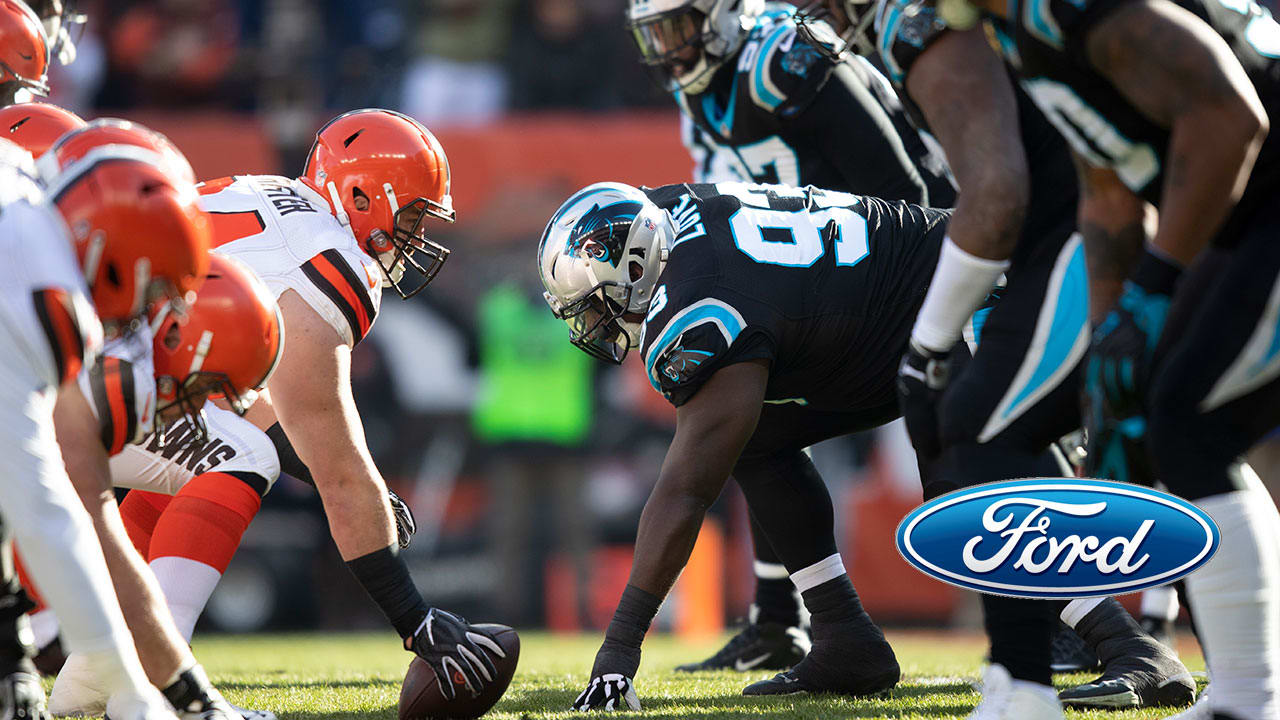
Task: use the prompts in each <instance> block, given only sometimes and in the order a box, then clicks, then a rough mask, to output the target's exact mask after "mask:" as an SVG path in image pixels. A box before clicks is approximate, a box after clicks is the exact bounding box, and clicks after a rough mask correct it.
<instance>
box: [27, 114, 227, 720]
mask: <svg viewBox="0 0 1280 720" xmlns="http://www.w3.org/2000/svg"><path fill="white" fill-rule="evenodd" d="M47 114H48V113H46V115H47ZM52 117H54V118H55V119H60V120H61V121H62V122H64V123H67V124H69V123H70V119H69V118H66V117H62V116H58V115H56V114H53V115H52ZM21 124H22V125H24V126H25V125H27V124H29V123H28V122H24V123H21ZM20 136H21V137H24V138H26V139H32V140H35V141H42V139H43V138H42V137H41V135H40V133H27V132H25V131H24V132H22V133H20ZM104 154H116V155H121V156H124V157H137V158H141V159H143V160H145V161H147V162H150V163H152V164H153V165H156V166H157V167H160V168H161V169H162V170H163V171H164V172H165V173H166V174H167V175H168V176H169V177H171V178H174V181H175V182H176V183H178V184H179V186H180V187H182V188H184V189H186V190H187V191H189V192H190V193H191V196H192V197H193V198H194V196H195V188H194V176H193V174H192V172H191V168H190V165H189V164H187V161H186V158H185V157H183V156H182V154H181V152H179V151H178V150H177V149H176V148H175V147H173V145H172V144H171V143H170V142H169V141H168V140H167V139H166V138H164V137H163V136H161V135H159V134H157V133H154V132H152V131H150V130H147V129H146V128H143V127H141V126H137V125H134V124H132V123H127V122H124V121H119V120H109V119H104V120H96V121H94V122H92V123H89V124H87V125H84V126H83V127H81V128H78V129H76V130H73V131H72V132H70V133H68V134H66V135H64V136H62V137H61V138H59V139H58V140H57V141H56V142H55V143H54V144H53V145H52V147H51V148H50V150H48V151H46V153H45V154H44V155H42V156H41V158H40V160H39V161H38V162H37V165H38V167H39V169H40V171H41V175H42V178H43V179H44V181H45V182H46V183H48V184H51V185H52V184H55V183H57V182H58V178H59V177H60V176H61V175H62V174H63V173H65V172H67V171H69V170H70V169H71V168H73V167H74V166H76V165H77V164H78V163H86V162H92V161H93V159H94V158H97V157H100V156H103V155H104ZM202 217H203V216H202ZM205 232H207V228H206V230H205ZM92 252H93V251H92V250H91V251H90V253H92ZM206 262H207V259H206ZM107 282H108V283H109V282H111V277H110V276H108V278H107ZM189 299H190V298H189V297H184V298H179V299H177V300H174V301H171V302H170V303H169V304H167V305H165V306H164V307H177V308H183V307H185V303H186V302H187V300H189ZM152 306H153V307H154V304H152ZM175 314H176V313H175ZM149 345H150V334H149V332H148V330H147V325H146V323H145V322H143V319H142V318H139V319H137V320H135V321H133V322H131V323H130V328H129V329H128V331H127V332H121V333H119V334H118V336H117V337H114V338H112V339H111V340H110V341H109V342H108V344H107V347H106V354H107V355H110V356H111V357H104V358H101V359H100V360H99V361H98V362H97V363H95V364H94V365H93V366H91V367H89V368H86V369H85V370H84V371H82V373H81V377H80V385H81V392H82V394H83V396H84V397H85V398H86V399H90V398H92V400H90V408H91V410H93V411H94V412H95V414H96V416H97V418H98V420H99V422H100V423H102V424H103V425H104V427H103V428H102V431H101V433H100V435H101V438H102V444H103V449H104V450H105V451H106V452H107V454H115V453H117V452H119V450H120V448H121V447H122V446H123V444H124V443H125V442H128V441H131V440H136V439H137V436H136V435H135V432H137V433H141V432H143V430H144V428H149V427H150V426H151V423H152V418H153V412H154V410H155V404H154V392H149V391H148V388H151V387H153V386H154V382H153V381H152V380H151V378H150V370H149V368H150V351H151V348H150V347H149ZM135 364H136V365H137V368H138V369H140V370H142V369H144V368H145V370H144V372H143V373H142V375H143V377H142V379H141V381H138V379H137V378H135V375H134V372H133V370H134V365H135ZM112 396H118V397H124V396H129V401H128V402H127V403H126V402H123V401H117V402H115V403H113V404H108V403H105V402H104V398H107V397H112ZM135 410H136V411H135ZM68 465H69V466H70V463H68ZM104 469H105V468H104V467H103V466H102V465H101V463H99V462H98V461H97V460H96V459H95V460H94V462H92V463H86V464H85V465H84V467H82V468H79V471H78V472H77V468H72V472H73V480H77V481H78V480H79V477H80V475H81V474H83V475H85V476H97V477H100V476H101V474H102V471H103V470H104ZM83 493H93V494H100V493H101V489H100V488H98V487H97V486H96V485H94V486H92V487H90V488H88V490H86V491H83V492H82V494H83ZM95 521H96V522H97V530H98V532H99V537H100V541H101V543H102V545H103V549H104V551H106V555H107V560H108V568H109V569H110V571H111V573H112V578H113V581H114V582H115V585H116V592H117V594H119V595H120V597H121V598H122V602H121V606H122V609H123V610H124V612H125V620H126V622H127V623H128V625H129V627H130V629H131V630H132V632H133V634H134V641H135V644H136V645H137V647H138V655H139V657H140V659H141V660H142V664H143V667H144V669H145V670H146V671H147V674H148V676H149V677H150V679H151V680H152V682H153V684H155V685H156V686H157V687H158V688H161V689H162V690H163V691H164V694H165V696H166V698H167V699H169V700H170V702H171V703H172V704H173V706H174V707H175V708H178V709H180V711H182V712H183V713H184V714H193V715H202V716H215V717H230V713H231V708H230V706H229V705H227V704H226V703H225V701H224V700H223V699H222V698H221V696H220V695H219V694H218V693H217V691H216V690H214V689H213V688H212V687H211V686H210V684H209V681H208V679H207V678H206V677H205V676H204V671H203V669H202V668H201V667H200V666H199V665H198V664H197V663H196V661H195V658H194V657H193V656H192V655H191V651H190V649H189V648H188V646H187V644H186V643H185V642H183V640H182V638H181V635H180V634H179V633H178V632H177V630H176V628H175V627H174V623H173V621H172V619H171V618H170V617H169V613H168V612H167V611H166V609H165V607H164V603H163V596H162V595H161V594H160V591H159V588H158V587H157V586H156V582H155V580H154V577H153V576H152V575H151V574H150V573H149V572H148V571H147V570H146V569H145V567H144V566H145V563H144V562H139V559H140V558H138V556H137V553H135V552H133V551H132V550H131V549H130V548H129V544H130V543H129V538H128V536H127V534H126V532H125V528H124V526H123V525H122V524H121V523H120V521H119V520H118V519H117V518H113V517H110V516H109V515H104V516H103V517H102V518H101V519H100V518H99V516H98V514H97V513H95ZM77 660H78V662H79V663H88V662H90V658H88V657H87V656H85V655H83V654H81V655H78V656H77ZM77 677H78V678H81V681H86V680H87V681H92V680H93V679H94V675H93V673H92V672H89V671H88V670H87V669H86V670H83V671H82V672H80V673H76V672H69V673H67V674H66V675H65V676H64V678H63V681H62V682H58V683H55V685H54V692H53V694H52V697H51V699H50V707H51V709H52V710H53V712H54V713H55V714H70V713H77V712H81V713H82V712H89V711H92V712H101V711H102V710H103V709H105V703H106V700H107V695H108V692H107V690H106V688H103V687H101V686H99V688H98V690H99V694H100V696H101V701H100V702H99V703H98V705H97V706H96V707H93V708H86V707H82V706H80V705H79V704H77V702H76V699H75V695H76V694H75V693H69V692H68V690H67V682H65V681H67V680H69V679H72V678H77Z"/></svg>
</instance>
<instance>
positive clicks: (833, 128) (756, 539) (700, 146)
mask: <svg viewBox="0 0 1280 720" xmlns="http://www.w3.org/2000/svg"><path fill="white" fill-rule="evenodd" d="M794 14H795V8H794V6H792V5H784V4H780V3H771V4H769V5H766V4H765V3H764V2H763V0H664V1H663V2H651V1H650V0H632V2H631V4H630V8H629V12H628V15H627V20H628V26H629V28H630V30H631V34H632V37H633V38H634V40H635V42H636V44H637V45H638V46H639V48H640V53H641V56H642V58H643V59H644V62H645V63H646V65H648V66H649V67H650V68H651V69H652V71H653V73H654V74H655V75H656V76H657V77H658V79H659V80H660V81H661V83H662V85H663V86H664V87H666V88H669V89H670V90H671V91H672V93H673V95H674V97H675V100H676V104H677V105H678V106H679V107H680V109H681V113H682V116H683V117H685V118H687V119H688V120H689V121H690V122H691V123H692V127H691V128H690V129H689V131H686V135H685V138H686V144H687V145H688V146H689V147H690V152H691V154H693V155H694V156H695V160H697V161H698V163H697V164H698V168H697V169H696V170H695V173H694V177H695V180H696V181H698V182H714V181H719V180H732V179H739V180H750V181H752V182H760V183H781V184H784V185H796V186H800V185H813V186H815V187H821V188H826V189H829V190H840V191H844V192H850V193H855V194H860V195H872V196H875V197H879V198H883V199H886V200H906V201H907V202H912V203H916V204H919V205H928V206H932V207H950V206H951V204H952V203H953V202H954V200H955V188H954V186H953V185H952V184H951V180H950V173H949V172H948V170H947V166H946V161H945V160H944V159H943V158H942V157H941V156H940V155H939V154H936V153H933V152H931V151H930V150H929V148H928V146H927V145H926V144H925V142H924V141H923V140H922V138H921V136H920V134H919V133H918V132H916V130H915V129H914V128H912V126H911V123H910V121H909V120H908V119H907V117H906V114H905V113H904V111H903V108H902V104H901V103H900V102H899V101H898V98H897V96H896V95H895V94H894V92H893V89H892V88H891V87H889V84H888V82H887V81H886V80H885V79H884V77H883V76H882V75H881V74H880V73H879V72H878V71H877V70H876V69H875V68H873V67H872V66H871V64H870V63H868V62H867V61H866V60H864V59H863V58H861V57H860V56H858V55H853V54H849V55H845V56H842V57H832V56H831V55H829V54H824V53H823V52H822V51H821V50H820V49H819V45H818V43H819V40H817V39H816V38H814V37H813V36H814V34H815V33H820V32H822V31H825V32H826V33H827V35H828V41H829V42H835V38H834V36H831V31H830V29H829V28H827V26H826V25H824V24H822V23H821V21H813V22H811V23H809V25H808V29H809V33H808V34H802V33H798V32H797V27H796V21H795V18H794ZM710 163H719V164H721V166H720V167H715V168H713V167H712V166H711V165H710ZM750 527H751V528H752V536H753V545H754V550H755V563H754V570H755V575H756V593H755V598H754V602H753V603H752V606H751V611H750V613H749V615H748V617H749V618H750V623H749V624H748V625H747V626H746V627H744V628H743V629H742V631H741V632H739V633H738V634H737V635H735V636H734V637H733V638H732V639H730V640H729V642H728V643H727V644H726V645H725V646H724V647H723V648H722V649H720V650H719V651H718V652H716V653H715V654H713V655H712V656H711V657H709V658H707V659H706V660H703V661H702V662H697V663H690V664H688V665H681V666H680V667H679V668H677V669H678V670H686V671H694V670H716V669H724V668H733V669H736V670H738V671H739V672H742V671H746V670H750V669H756V668H759V669H770V670H785V669H787V668H789V667H791V666H792V665H794V664H795V663H796V662H798V661H799V660H800V659H801V658H802V657H804V653H805V652H806V651H807V648H808V637H807V632H806V631H805V629H804V628H803V626H802V623H801V619H800V615H801V611H800V604H799V600H798V598H797V596H796V594H795V587H794V586H793V585H792V584H791V579H790V578H789V577H788V575H787V571H786V568H785V567H784V566H783V565H782V563H781V562H780V561H779V559H778V557H777V554H776V553H774V551H773V548H772V547H770V546H769V543H768V542H766V541H764V539H763V535H762V534H761V532H760V530H759V528H758V527H757V525H756V524H755V523H754V522H752V523H750Z"/></svg>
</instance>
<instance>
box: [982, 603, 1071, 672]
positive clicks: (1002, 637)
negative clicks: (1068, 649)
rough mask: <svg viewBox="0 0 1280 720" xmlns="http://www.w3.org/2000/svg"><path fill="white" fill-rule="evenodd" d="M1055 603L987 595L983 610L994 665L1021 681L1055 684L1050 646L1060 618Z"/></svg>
mask: <svg viewBox="0 0 1280 720" xmlns="http://www.w3.org/2000/svg"><path fill="white" fill-rule="evenodd" d="M1053 605H1054V603H1048V602H1045V601H1043V600H1024V599H1021V598H1010V597H1003V596H1001V595H983V596H982V611H983V616H984V620H985V622H986V626H987V636H988V637H990V638H991V662H992V663H995V664H998V665H1003V666H1004V669H1005V670H1008V671H1009V674H1010V675H1012V676H1013V677H1014V678H1015V679H1017V680H1028V681H1030V682H1034V683H1040V684H1041V685H1052V673H1051V672H1050V670H1049V662H1050V652H1049V645H1050V640H1051V638H1052V635H1053V628H1054V627H1055V626H1056V625H1057V615H1055V614H1054V613H1053V610H1054V607H1053Z"/></svg>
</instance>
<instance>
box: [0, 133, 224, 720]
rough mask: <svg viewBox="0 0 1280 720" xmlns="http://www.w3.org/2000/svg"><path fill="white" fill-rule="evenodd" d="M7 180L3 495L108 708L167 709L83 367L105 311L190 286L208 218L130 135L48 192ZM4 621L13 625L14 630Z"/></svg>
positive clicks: (125, 317) (122, 323) (202, 259)
mask: <svg viewBox="0 0 1280 720" xmlns="http://www.w3.org/2000/svg"><path fill="white" fill-rule="evenodd" d="M10 147H15V146H10ZM28 157H29V156H28ZM2 185H3V187H4V188H5V189H6V195H7V197H6V198H5V199H6V203H5V212H4V213H3V220H2V221H0V222H3V223H4V225H5V227H4V229H3V230H2V231H0V242H3V243H5V244H6V246H7V248H8V249H7V250H6V257H8V258H9V259H8V261H7V262H5V263H4V264H3V265H4V272H6V273H8V274H9V275H10V277H9V279H8V280H7V281H5V282H3V283H0V287H3V288H4V289H5V291H6V292H7V293H9V294H10V300H9V301H8V302H7V303H6V307H7V308H9V309H8V310H7V311H6V312H7V314H8V321H7V322H6V323H5V324H4V326H5V328H6V332H8V333H9V334H10V335H11V336H12V337H10V338H8V342H7V343H6V344H7V346H8V347H12V348H24V349H25V350H24V351H22V352H16V353H12V354H11V355H10V356H9V360H8V361H6V362H5V364H4V365H5V368H6V369H5V372H6V373H7V374H8V376H9V377H8V379H7V380H6V381H5V382H4V383H0V385H3V387H4V390H5V392H6V393H9V395H10V397H8V398H7V399H6V401H5V402H4V403H3V406H4V409H5V411H6V412H8V413H9V414H8V416H6V418H5V419H4V426H5V427H6V433H5V437H6V438H8V441H9V442H10V444H11V445H12V447H11V448H10V449H9V451H8V452H6V453H5V458H6V459H5V461H6V462H7V463H9V465H10V467H9V468H8V469H7V471H6V472H5V473H4V474H3V476H4V478H5V482H7V483H9V484H10V485H11V487H10V489H9V490H8V491H6V492H5V493H3V496H2V497H0V513H3V517H4V521H5V524H6V527H7V528H10V529H11V531H12V533H13V536H14V537H15V538H16V539H17V540H18V541H19V542H20V543H21V545H22V547H23V552H24V553H25V554H26V556H27V557H28V559H29V560H31V563H30V566H31V569H32V574H33V578H34V579H35V581H36V583H37V584H39V586H40V587H41V588H43V589H44V591H45V594H46V596H47V597H48V599H49V602H50V603H51V604H52V606H53V607H54V608H55V609H57V610H59V611H60V612H61V613H62V615H63V616H64V617H65V618H67V625H66V636H67V640H68V644H69V645H70V646H71V647H72V649H74V650H76V651H79V652H81V653H84V654H85V656H86V657H88V658H90V660H91V663H90V666H91V667H90V670H91V672H92V673H93V674H94V675H95V676H96V677H95V679H96V681H97V682H99V683H100V684H101V685H102V686H103V687H104V689H105V690H106V691H107V693H108V694H109V696H110V700H109V703H108V706H109V708H110V711H111V714H112V715H113V716H116V717H130V718H133V717H164V716H165V715H169V711H168V710H167V709H166V705H165V700H164V698H163V697H162V696H161V695H160V694H159V692H157V691H156V690H155V689H154V688H153V687H151V686H150V684H149V683H148V682H147V676H146V674H145V673H144V671H143V668H142V666H141V664H140V663H139V661H138V658H137V654H136V652H135V650H134V646H133V641H132V639H131V638H130V636H129V631H128V629H127V626H126V624H125V619H124V617H123V616H122V614H121V612H120V609H119V605H118V604H117V602H116V599H115V597H114V594H113V593H112V592H111V588H112V585H111V580H110V574H109V571H108V567H109V566H111V567H113V569H114V568H115V566H116V565H118V563H119V560H120V558H118V557H117V555H118V552H117V551H118V548H117V547H115V546H113V545H112V544H111V543H110V542H109V541H110V539H111V537H112V531H113V529H115V528H119V527H120V520H119V515H118V510H117V509H116V506H115V501H114V498H112V496H111V494H110V488H109V482H108V481H107V480H106V458H105V453H104V451H103V449H102V447H101V445H100V444H99V443H98V438H97V427H96V421H95V420H94V419H93V415H92V412H91V411H90V410H89V408H88V405H87V402H86V401H85V399H84V397H83V394H82V393H81V391H80V389H79V387H78V385H77V383H76V380H75V378H76V376H77V375H78V373H79V370H80V368H81V367H82V366H84V365H85V364H86V363H87V362H89V361H91V360H92V359H93V358H94V357H95V356H96V354H97V351H98V350H99V349H100V343H101V338H102V325H100V324H99V322H98V317H101V318H102V320H103V322H105V323H108V326H109V327H110V328H112V329H113V330H114V331H118V329H119V328H122V327H127V326H129V325H131V324H132V323H134V322H136V321H137V319H138V317H139V316H140V314H141V312H142V311H143V309H144V307H145V306H146V304H147V303H148V302H149V301H158V300H163V299H166V298H167V299H172V300H179V301H180V300H181V299H183V298H186V297H188V296H189V295H191V294H193V293H194V291H195V289H196V288H197V287H198V286H199V283H200V281H201V280H202V278H203V275H204V272H205V269H206V267H207V263H208V254H207V253H208V247H209V228H208V222H207V218H206V217H205V216H204V213H203V212H202V211H200V210H199V208H198V207H197V205H196V201H195V191H194V187H192V186H191V185H190V184H184V183H183V182H182V181H181V180H178V179H175V178H173V177H172V176H170V175H169V174H168V173H166V172H165V170H164V169H163V168H162V167H160V166H159V165H157V164H155V163H153V162H151V158H150V157H148V156H147V155H145V154H143V153H138V152H132V151H131V149H127V148H119V147H107V148H102V149H101V151H100V152H98V153H96V154H95V155H94V156H92V157H86V158H83V159H82V160H81V161H80V162H76V163H72V164H71V165H69V166H68V167H66V168H65V169H64V171H63V172H61V173H59V174H58V175H57V176H56V177H55V178H53V181H52V183H51V185H50V186H49V187H48V189H47V191H45V192H44V193H41V191H40V190H39V189H38V188H37V186H36V185H35V183H34V182H33V181H31V180H29V179H27V180H23V179H22V178H21V177H20V176H19V175H18V174H17V173H16V172H15V173H14V175H13V176H11V177H10V178H8V179H6V182H5V183H3V184H2ZM45 197H47V198H48V200H45V199H44V198H45ZM67 228H74V229H75V231H74V234H71V233H68V231H67ZM90 298H91V300H92V304H90V302H89V299H90ZM95 308H96V316H95ZM64 468H65V469H64ZM68 474H70V475H71V477H72V479H73V480H72V482H74V485H73V484H72V482H68V480H67V476H68ZM77 491H78V493H79V495H80V497H79V498H77V497H76V493H77ZM86 511H87V512H86ZM95 527H96V529H98V530H99V535H100V536H101V538H102V539H103V544H102V545H101V546H100V545H99V544H98V541H97V540H96V539H95V538H94V536H93V535H92V534H91V533H92V528H95ZM104 549H105V550H106V551H107V555H108V558H107V559H108V562H104V555H103V551H104ZM130 552H131V551H130ZM126 561H127V558H126ZM5 569H6V570H8V568H7V567H6V568H5ZM6 606H7V607H10V608H12V604H11V603H6ZM8 620H9V619H8V618H6V623H5V634H6V635H8V634H9V632H10V631H12V629H13V624H12V623H11V622H8ZM24 636H25V631H24V632H22V633H20V634H18V635H16V636H15V637H24ZM24 639H25V638H24ZM188 654H189V653H188ZM191 667H192V669H196V668H198V666H196V665H195V664H194V662H192V664H191ZM17 669H19V670H24V669H26V668H22V667H21V666H19V667H18V668H17ZM10 672H12V669H7V672H5V674H6V675H9V677H10V678H11V679H12V678H14V677H15V676H14V675H10V674H9V673H10ZM18 675H19V676H21V675H25V673H21V672H20V673H18ZM35 689H36V690H38V689H39V685H38V683H37V684H36V685H35ZM30 690H31V688H30V684H29V683H28V685H27V687H26V688H25V689H24V690H22V691H18V689H17V688H14V692H15V695H19V696H21V697H22V698H23V705H24V706H23V707H21V708H18V707H15V708H14V712H15V713H16V714H18V716H23V715H39V714H40V713H43V712H44V711H43V707H42V704H43V703H42V698H39V697H36V699H37V700H39V701H40V702H39V703H37V704H35V705H31V704H29V702H28V700H29V698H31V697H33V695H32V694H31V693H30ZM206 699H210V698H206ZM170 716H171V715H170Z"/></svg>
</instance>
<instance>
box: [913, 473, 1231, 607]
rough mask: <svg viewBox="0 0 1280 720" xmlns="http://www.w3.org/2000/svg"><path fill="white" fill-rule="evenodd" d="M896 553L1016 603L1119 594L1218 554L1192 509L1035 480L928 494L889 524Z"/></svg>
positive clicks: (1124, 489) (1131, 490)
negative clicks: (892, 527) (931, 496)
mask: <svg viewBox="0 0 1280 720" xmlns="http://www.w3.org/2000/svg"><path fill="white" fill-rule="evenodd" d="M897 541H898V552H900V553H902V557H904V558H906V560H907V562H909V563H911V564H912V565H914V566H915V567H916V568H917V569H918V570H920V571H921V572H923V573H925V574H927V575H931V576H933V577H935V578H937V579H939V580H942V581H943V582H947V583H951V584H952V585H958V586H960V587H963V588H968V589H970V590H978V591H981V592H987V593H994V594H997V595H1010V596H1014V597H1025V598H1076V597H1092V596H1097V595H1114V594H1119V593H1128V592H1133V591H1135V590H1141V589H1142V588H1147V587H1153V586H1156V585H1164V584H1165V583H1170V582H1173V581H1174V580H1177V579H1179V578H1181V577H1183V576H1185V575H1187V574H1189V573H1191V572H1193V571H1194V570H1195V569H1196V568H1198V567H1200V566H1201V565H1203V564H1205V563H1206V562H1208V561H1209V559H1210V558H1211V557H1213V553H1214V552H1215V551H1216V550H1217V549H1218V528H1217V526H1216V525H1214V524H1213V520H1211V519H1210V518H1209V516H1208V515H1206V514H1205V513H1204V512H1203V511H1202V510H1200V509H1199V508H1197V507H1196V506H1194V505H1192V504H1191V503H1189V502H1187V501H1186V500H1183V499H1182V498H1179V497H1175V496H1173V495H1170V494H1168V493H1163V492H1160V491H1158V490H1152V489H1150V488H1145V487H1140V486H1137V485H1129V484H1127V483H1117V482H1110V481H1106V480H1087V479H1086V480H1079V479H1074V478H1039V479H1031V480H1007V481H1004V482H996V483H989V484H986V485H977V486H974V487H971V488H966V489H964V490H957V491H956V492H952V493H948V494H946V495H943V496H942V497H939V498H935V499H933V500H931V501H929V502H927V503H925V504H924V505H921V506H920V507H918V508H916V509H915V510H913V511H911V513H910V514H908V515H907V516H906V517H905V518H903V519H902V522H901V523H900V524H899V525H898V533H897Z"/></svg>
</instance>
